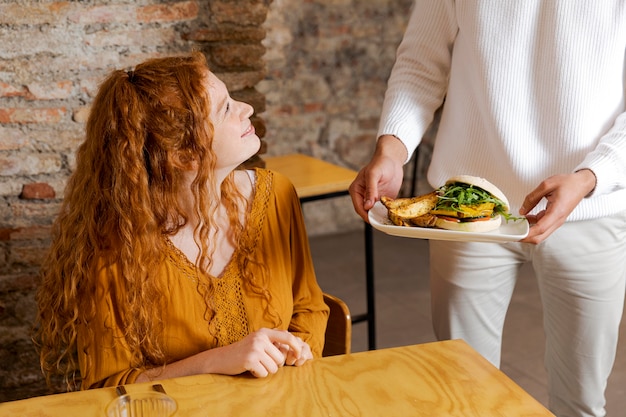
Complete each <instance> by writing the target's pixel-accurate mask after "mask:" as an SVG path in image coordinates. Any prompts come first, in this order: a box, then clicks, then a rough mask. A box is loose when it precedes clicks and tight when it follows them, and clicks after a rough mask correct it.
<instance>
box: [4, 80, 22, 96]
mask: <svg viewBox="0 0 626 417" xmlns="http://www.w3.org/2000/svg"><path fill="white" fill-rule="evenodd" d="M27 94H28V91H26V89H25V88H24V87H16V86H14V85H10V84H7V83H4V82H2V81H0V97H24V96H26V95H27Z"/></svg>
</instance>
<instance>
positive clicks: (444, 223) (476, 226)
mask: <svg viewBox="0 0 626 417" xmlns="http://www.w3.org/2000/svg"><path fill="white" fill-rule="evenodd" d="M500 224H502V216H500V215H499V214H498V215H496V216H494V217H492V218H490V219H489V220H477V221H471V222H457V221H452V220H446V219H444V218H441V217H438V218H437V220H435V227H438V228H440V229H446V230H455V231H457V232H475V233H484V232H491V231H492V230H496V229H497V228H498V227H500Z"/></svg>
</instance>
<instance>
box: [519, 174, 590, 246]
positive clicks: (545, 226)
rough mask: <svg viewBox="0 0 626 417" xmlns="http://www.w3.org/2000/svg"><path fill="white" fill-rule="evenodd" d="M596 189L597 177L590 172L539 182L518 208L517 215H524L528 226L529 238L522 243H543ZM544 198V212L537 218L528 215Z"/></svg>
mask: <svg viewBox="0 0 626 417" xmlns="http://www.w3.org/2000/svg"><path fill="white" fill-rule="evenodd" d="M595 186H596V176H595V174H594V173H593V172H592V171H591V170H589V169H583V170H580V171H577V172H575V173H573V174H562V175H554V176H552V177H549V178H547V179H545V180H544V181H543V182H541V184H539V186H538V187H537V188H535V189H534V190H533V191H531V192H530V193H529V194H528V195H527V196H526V198H525V199H524V203H523V204H522V208H521V209H520V214H521V215H525V216H526V218H527V219H528V222H529V223H530V224H531V228H530V231H529V233H528V236H527V237H526V238H524V239H523V240H522V242H526V243H534V244H538V243H541V242H543V241H544V240H545V239H546V238H547V237H548V236H550V235H551V234H552V233H553V232H554V231H555V230H556V229H558V228H559V227H561V225H563V223H565V220H566V219H567V216H569V215H570V213H571V212H572V211H573V210H574V208H576V206H577V205H578V204H579V203H580V201H581V200H582V199H583V198H585V196H586V195H588V194H589V193H590V192H591V191H593V189H594V188H595ZM543 198H545V199H546V200H547V205H546V209H545V210H543V211H540V212H539V213H537V214H536V215H529V214H527V213H529V212H530V211H531V210H532V209H533V208H534V207H535V206H536V205H537V204H538V203H539V201H541V200H542V199H543Z"/></svg>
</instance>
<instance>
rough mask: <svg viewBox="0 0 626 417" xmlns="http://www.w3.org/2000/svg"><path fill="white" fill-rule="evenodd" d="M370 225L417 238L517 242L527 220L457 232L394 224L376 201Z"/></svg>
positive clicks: (525, 230)
mask: <svg viewBox="0 0 626 417" xmlns="http://www.w3.org/2000/svg"><path fill="white" fill-rule="evenodd" d="M368 216H369V221H370V224H371V225H372V227H373V228H374V229H376V230H380V231H381V232H383V233H386V234H388V235H392V236H401V237H411V238H417V239H435V240H456V241H466V242H500V243H501V242H517V241H519V240H521V239H524V238H525V237H526V236H527V235H528V229H529V225H528V220H526V219H520V220H509V221H508V222H507V221H505V220H503V221H502V225H501V226H500V227H499V228H498V229H496V230H494V231H492V232H482V233H474V232H458V231H455V230H445V229H435V228H428V227H417V226H416V227H409V226H396V225H394V224H393V223H391V220H389V217H387V208H386V207H385V206H384V205H383V203H381V202H380V201H377V202H376V204H375V205H374V207H372V209H371V210H370V211H369V214H368Z"/></svg>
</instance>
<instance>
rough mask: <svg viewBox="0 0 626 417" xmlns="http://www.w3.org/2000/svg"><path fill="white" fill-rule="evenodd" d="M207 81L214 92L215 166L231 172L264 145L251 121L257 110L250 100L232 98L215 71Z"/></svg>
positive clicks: (212, 102) (212, 119)
mask: <svg viewBox="0 0 626 417" xmlns="http://www.w3.org/2000/svg"><path fill="white" fill-rule="evenodd" d="M206 83H207V88H208V91H209V95H210V96H211V121H212V122H213V152H214V153H215V156H216V157H217V167H216V168H217V169H223V170H228V172H230V171H231V170H233V169H235V168H236V167H237V166H239V165H240V164H241V163H242V162H244V161H246V160H247V159H248V158H250V157H251V156H253V155H254V154H256V153H257V151H258V150H259V148H260V146H261V141H260V139H259V137H258V136H257V135H256V133H255V131H254V126H252V123H251V122H250V116H252V113H253V112H254V110H253V109H252V106H250V105H249V104H246V103H243V102H241V101H236V100H233V99H232V98H231V97H230V94H229V93H228V90H227V89H226V85H224V83H223V82H222V81H221V80H220V79H219V78H217V77H216V76H215V75H214V74H213V73H209V76H208V78H207V80H206Z"/></svg>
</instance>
